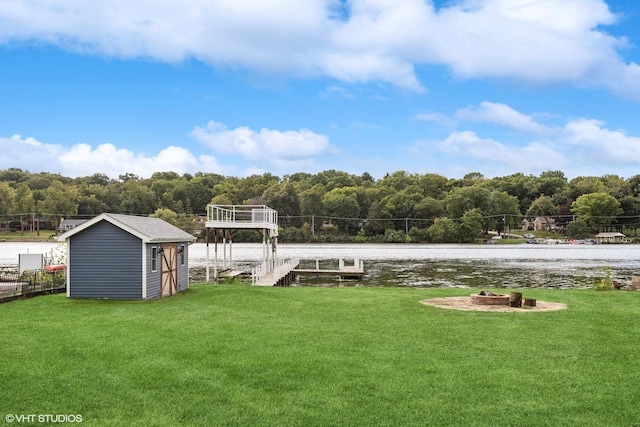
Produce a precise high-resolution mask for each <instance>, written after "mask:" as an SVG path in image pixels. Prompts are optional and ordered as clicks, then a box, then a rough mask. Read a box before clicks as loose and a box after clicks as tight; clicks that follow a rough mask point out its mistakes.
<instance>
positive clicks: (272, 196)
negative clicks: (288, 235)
mask: <svg viewBox="0 0 640 427" xmlns="http://www.w3.org/2000/svg"><path fill="white" fill-rule="evenodd" d="M262 200H263V201H264V204H265V205H267V206H269V207H270V208H271V209H275V210H276V211H277V212H278V217H279V218H283V219H286V218H287V217H297V216H299V215H300V201H299V199H298V193H297V192H296V188H295V186H294V185H293V184H292V183H290V182H284V183H273V184H271V186H270V187H269V188H267V189H266V190H265V191H264V193H263V194H262Z"/></svg>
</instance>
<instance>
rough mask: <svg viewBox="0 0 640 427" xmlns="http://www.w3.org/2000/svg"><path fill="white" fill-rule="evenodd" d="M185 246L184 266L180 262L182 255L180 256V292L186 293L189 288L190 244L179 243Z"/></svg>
mask: <svg viewBox="0 0 640 427" xmlns="http://www.w3.org/2000/svg"><path fill="white" fill-rule="evenodd" d="M180 245H184V265H182V264H181V262H180V254H178V291H184V290H185V289H187V288H188V287H189V244H188V243H187V242H182V243H178V249H180Z"/></svg>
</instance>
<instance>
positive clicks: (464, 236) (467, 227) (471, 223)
mask: <svg viewBox="0 0 640 427" xmlns="http://www.w3.org/2000/svg"><path fill="white" fill-rule="evenodd" d="M458 229H459V238H460V241H461V242H472V241H474V240H475V239H476V238H478V237H480V236H482V212H480V210H479V209H477V208H476V209H470V210H468V211H466V212H465V213H464V215H462V220H461V221H460V225H459V226H458Z"/></svg>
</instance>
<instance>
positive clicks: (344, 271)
mask: <svg viewBox="0 0 640 427" xmlns="http://www.w3.org/2000/svg"><path fill="white" fill-rule="evenodd" d="M338 263H339V265H338V269H320V263H319V261H318V260H316V268H315V269H314V268H296V269H294V270H293V274H294V275H295V276H296V280H299V276H302V275H312V276H336V277H338V278H339V280H346V279H356V280H361V279H362V277H363V276H364V261H363V260H361V259H354V260H353V265H345V263H344V260H343V259H340V260H339V262H338Z"/></svg>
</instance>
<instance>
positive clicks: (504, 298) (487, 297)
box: [471, 291, 509, 305]
mask: <svg viewBox="0 0 640 427" xmlns="http://www.w3.org/2000/svg"><path fill="white" fill-rule="evenodd" d="M471 303H472V304H478V305H509V295H503V294H494V293H491V292H489V291H482V292H480V293H479V294H472V295H471Z"/></svg>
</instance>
